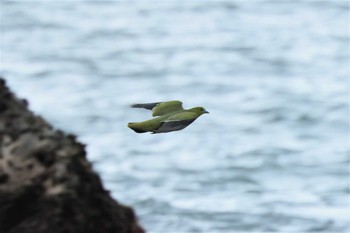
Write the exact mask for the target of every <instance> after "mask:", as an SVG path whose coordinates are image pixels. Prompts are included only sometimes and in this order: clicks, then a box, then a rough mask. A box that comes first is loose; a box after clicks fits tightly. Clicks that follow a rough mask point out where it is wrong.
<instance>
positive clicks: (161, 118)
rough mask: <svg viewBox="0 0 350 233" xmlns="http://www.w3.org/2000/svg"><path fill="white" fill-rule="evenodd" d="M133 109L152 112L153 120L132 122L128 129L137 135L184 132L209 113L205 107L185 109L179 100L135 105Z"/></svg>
mask: <svg viewBox="0 0 350 233" xmlns="http://www.w3.org/2000/svg"><path fill="white" fill-rule="evenodd" d="M131 107H133V108H145V109H149V110H152V116H154V117H155V118H152V119H150V120H147V121H143V122H130V123H128V127H129V128H130V129H132V130H134V131H135V132H136V133H146V132H151V133H167V132H172V131H177V130H182V129H184V128H186V127H187V126H189V125H190V124H191V123H192V122H193V121H195V120H196V119H197V118H198V117H200V116H201V115H202V114H204V113H209V112H207V111H206V110H205V109H204V108H203V107H195V108H191V109H183V107H182V102H181V101H178V100H173V101H167V102H156V103H146V104H133V105H131Z"/></svg>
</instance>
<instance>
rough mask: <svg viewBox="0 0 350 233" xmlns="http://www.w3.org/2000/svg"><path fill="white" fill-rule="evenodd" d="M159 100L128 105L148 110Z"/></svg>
mask: <svg viewBox="0 0 350 233" xmlns="http://www.w3.org/2000/svg"><path fill="white" fill-rule="evenodd" d="M160 103H161V102H156V103H147V104H132V105H130V107H132V108H145V109H148V110H152V108H154V107H155V106H156V105H157V104H160Z"/></svg>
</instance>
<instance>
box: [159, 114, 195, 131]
mask: <svg viewBox="0 0 350 233" xmlns="http://www.w3.org/2000/svg"><path fill="white" fill-rule="evenodd" d="M197 117H198V116H197V115H196V114H195V113H191V112H181V113H178V114H175V115H173V116H171V117H169V118H167V119H166V120H164V121H163V122H161V124H160V126H159V128H158V129H157V130H155V131H153V133H166V132H171V131H177V130H182V129H184V128H186V127H187V126H189V125H190V124H191V123H192V122H194V121H195V120H196V119H197Z"/></svg>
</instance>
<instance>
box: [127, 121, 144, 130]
mask: <svg viewBox="0 0 350 233" xmlns="http://www.w3.org/2000/svg"><path fill="white" fill-rule="evenodd" d="M128 127H129V128H130V129H132V130H134V131H135V132H136V133H146V132H147V131H145V130H143V129H140V127H139V125H138V123H137V122H130V123H128Z"/></svg>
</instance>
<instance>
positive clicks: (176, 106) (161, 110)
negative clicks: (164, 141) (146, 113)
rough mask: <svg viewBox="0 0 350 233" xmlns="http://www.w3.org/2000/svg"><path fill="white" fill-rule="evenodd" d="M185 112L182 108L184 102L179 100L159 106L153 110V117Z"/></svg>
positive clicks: (162, 103)
mask: <svg viewBox="0 0 350 233" xmlns="http://www.w3.org/2000/svg"><path fill="white" fill-rule="evenodd" d="M181 110H184V109H183V108H182V102H181V101H178V100H172V101H166V102H161V103H159V104H157V105H156V106H155V107H154V108H153V109H152V112H153V114H152V115H153V116H163V115H165V114H169V113H172V112H177V111H181Z"/></svg>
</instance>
